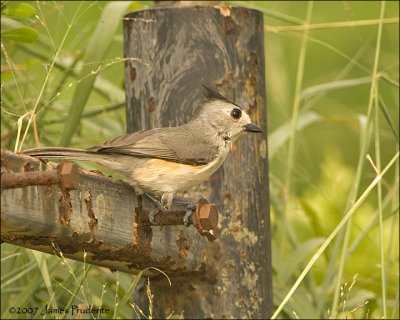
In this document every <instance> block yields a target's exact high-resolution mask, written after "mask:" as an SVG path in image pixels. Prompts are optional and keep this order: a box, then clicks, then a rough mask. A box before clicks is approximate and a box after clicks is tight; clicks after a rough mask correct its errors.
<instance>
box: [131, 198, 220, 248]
mask: <svg viewBox="0 0 400 320" xmlns="http://www.w3.org/2000/svg"><path fill="white" fill-rule="evenodd" d="M137 210H139V209H137ZM185 213H186V211H185V210H182V209H181V210H168V211H162V212H159V213H157V214H156V215H155V216H154V222H155V223H156V225H159V226H170V225H175V226H178V225H183V217H184V216H185ZM218 218H219V212H218V208H217V206H216V205H215V204H213V203H211V204H210V203H209V202H208V201H207V200H206V199H200V200H199V201H197V204H196V211H195V212H194V213H193V214H192V216H191V217H190V219H189V221H190V223H191V224H192V225H193V226H194V227H195V228H196V229H197V230H198V231H199V233H200V234H201V235H202V236H206V237H207V238H208V240H210V241H212V240H215V239H216V236H215V231H216V229H217V226H218ZM139 219H140V223H142V224H144V225H151V223H150V221H149V217H148V214H147V212H146V213H144V214H140V215H139Z"/></svg>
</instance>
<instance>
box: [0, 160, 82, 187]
mask: <svg viewBox="0 0 400 320" xmlns="http://www.w3.org/2000/svg"><path fill="white" fill-rule="evenodd" d="M79 174H80V173H79V169H78V167H77V166H76V165H74V164H72V163H69V162H61V163H60V164H59V165H58V167H57V170H52V171H44V172H43V171H27V172H17V173H14V172H2V173H1V189H2V190H5V189H15V188H23V187H27V186H42V185H52V184H60V187H62V188H64V189H68V190H72V189H77V188H78V186H79V181H80V176H79Z"/></svg>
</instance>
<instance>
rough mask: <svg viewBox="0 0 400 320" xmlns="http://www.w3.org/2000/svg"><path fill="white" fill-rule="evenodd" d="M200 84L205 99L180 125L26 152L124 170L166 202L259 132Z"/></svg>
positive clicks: (203, 177) (243, 114)
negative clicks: (100, 141) (87, 145)
mask: <svg viewBox="0 0 400 320" xmlns="http://www.w3.org/2000/svg"><path fill="white" fill-rule="evenodd" d="M204 88H205V92H204V93H205V98H206V99H205V101H204V103H203V104H202V105H201V107H200V108H199V110H198V112H197V114H196V115H195V116H194V118H193V119H192V120H191V121H189V122H188V123H186V124H184V125H181V126H178V127H166V128H155V129H151V130H145V131H138V132H134V133H129V134H125V135H122V136H120V137H117V138H114V139H112V140H110V141H107V142H105V143H104V144H102V145H101V146H96V147H93V148H90V149H73V148H57V147H54V148H53V147H50V148H36V149H30V150H26V151H24V153H26V154H28V155H31V156H34V157H43V158H59V159H71V160H77V161H91V162H95V163H98V164H100V165H103V166H105V167H107V168H110V169H111V170H114V171H118V172H120V173H122V174H123V175H125V176H127V177H128V179H129V182H130V183H131V184H132V185H133V187H134V189H135V191H136V193H137V194H139V195H141V194H144V193H152V194H155V195H157V196H160V197H161V204H162V206H163V207H164V208H170V206H171V203H172V200H173V197H174V194H175V193H177V192H183V191H186V190H188V189H189V188H191V187H194V186H196V185H198V184H200V183H201V182H202V181H204V180H206V179H208V177H210V176H211V175H212V174H213V173H214V172H215V171H216V170H217V169H218V168H219V167H220V166H221V165H222V163H223V162H224V160H225V158H226V156H227V154H228V152H229V150H231V147H232V144H233V143H234V142H235V141H236V139H237V138H238V137H240V136H241V135H242V134H244V133H245V132H263V130H262V129H260V128H259V127H257V126H256V125H254V124H253V123H251V121H250V117H249V116H248V114H247V113H246V112H245V111H244V110H243V109H242V108H241V107H239V106H238V105H237V104H235V103H233V102H232V101H229V100H228V99H226V98H225V97H223V96H222V95H221V94H219V93H217V92H216V91H214V90H212V89H209V88H207V87H204ZM158 209H160V208H158ZM155 213H156V212H154V210H153V211H152V212H151V215H150V220H151V221H154V214H155ZM186 218H187V217H186ZM185 222H187V220H186V221H185Z"/></svg>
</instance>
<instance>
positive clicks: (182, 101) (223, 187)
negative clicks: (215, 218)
mask: <svg viewBox="0 0 400 320" xmlns="http://www.w3.org/2000/svg"><path fill="white" fill-rule="evenodd" d="M124 24H125V25H124V34H125V56H126V57H127V58H128V59H127V65H126V70H125V73H126V74H125V80H126V94H127V123H128V131H129V132H133V131H137V130H143V129H150V128H153V127H161V126H175V125H180V124H183V123H185V122H187V121H188V120H189V119H191V118H192V116H193V114H194V113H195V111H196V108H197V107H198V106H199V104H200V103H201V100H202V99H203V96H202V87H201V85H202V84H205V85H208V86H211V87H214V88H215V89H217V90H218V91H219V92H220V93H221V94H223V95H225V96H226V97H227V98H229V99H231V100H233V101H235V102H236V103H237V104H239V105H240V106H242V107H243V108H245V110H246V111H247V112H248V113H249V114H250V116H251V118H252V121H253V122H254V123H256V124H257V125H259V126H261V127H263V128H264V130H265V132H267V130H266V106H265V101H266V97H265V76H264V67H265V66H264V41H263V40H264V36H263V16H262V13H261V12H259V11H256V10H251V9H247V8H228V7H224V8H214V7H200V6H194V7H182V8H155V9H148V10H144V11H137V12H132V13H130V14H128V15H127V16H126V17H125V22H124ZM199 194H201V195H203V196H205V197H206V198H207V199H208V200H209V201H210V202H214V203H216V205H217V207H218V209H219V211H220V213H221V216H220V226H219V228H220V234H219V237H218V239H217V240H216V241H214V242H212V243H207V244H206V245H205V247H204V250H203V251H202V252H201V255H202V256H201V257H199V258H200V259H201V261H202V263H201V265H198V266H197V270H198V271H199V272H193V273H186V274H185V275H184V276H180V277H172V279H171V280H172V287H169V285H168V283H167V282H166V281H165V278H163V277H160V278H158V279H157V278H153V279H152V280H151V288H152V292H153V293H154V295H155V297H154V308H156V310H155V312H154V313H155V316H156V317H161V318H163V317H166V316H168V315H169V314H170V313H171V312H172V311H173V312H174V314H183V317H184V318H227V317H233V318H267V317H269V316H270V315H271V311H272V283H271V282H272V281H271V277H272V271H271V251H270V250H271V249H270V247H271V246H270V229H269V227H270V223H269V199H268V162H267V142H266V135H264V136H262V135H250V134H249V135H247V136H244V137H241V138H240V139H239V141H238V142H237V143H236V145H235V146H234V147H233V150H232V153H231V154H230V155H229V156H228V158H227V160H226V161H225V163H224V165H223V168H221V169H220V170H218V171H217V172H216V173H215V174H214V175H213V176H212V177H211V178H210V179H209V181H206V182H205V183H203V184H202V186H200V187H199V188H197V189H196V190H193V191H190V192H189V193H188V195H189V198H191V199H194V200H195V199H198V196H199ZM161 232H163V233H164V237H165V238H166V239H168V238H177V239H178V236H179V235H178V234H177V230H176V229H174V228H169V229H164V230H161ZM180 239H181V242H182V243H183V242H184V245H185V247H186V248H187V250H188V251H189V252H190V251H191V248H192V247H193V246H197V245H198V241H199V238H192V237H191V236H190V235H189V234H185V235H184V236H182V237H180ZM177 241H178V240H177ZM200 241H202V242H206V240H205V239H200ZM135 303H138V304H139V305H140V306H141V307H142V308H144V309H142V310H147V309H146V303H147V297H146V295H145V294H140V290H139V292H138V294H137V295H136V297H135Z"/></svg>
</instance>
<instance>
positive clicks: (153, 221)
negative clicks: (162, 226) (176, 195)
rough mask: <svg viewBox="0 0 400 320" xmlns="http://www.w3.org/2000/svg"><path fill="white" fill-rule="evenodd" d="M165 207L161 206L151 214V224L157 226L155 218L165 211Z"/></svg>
mask: <svg viewBox="0 0 400 320" xmlns="http://www.w3.org/2000/svg"><path fill="white" fill-rule="evenodd" d="M165 210H166V209H165V207H164V206H163V205H162V204H161V205H159V206H157V207H156V208H154V209H153V210H151V211H150V212H149V221H150V223H151V224H157V223H156V222H155V220H154V217H155V215H156V214H157V213H159V212H163V211H165Z"/></svg>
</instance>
